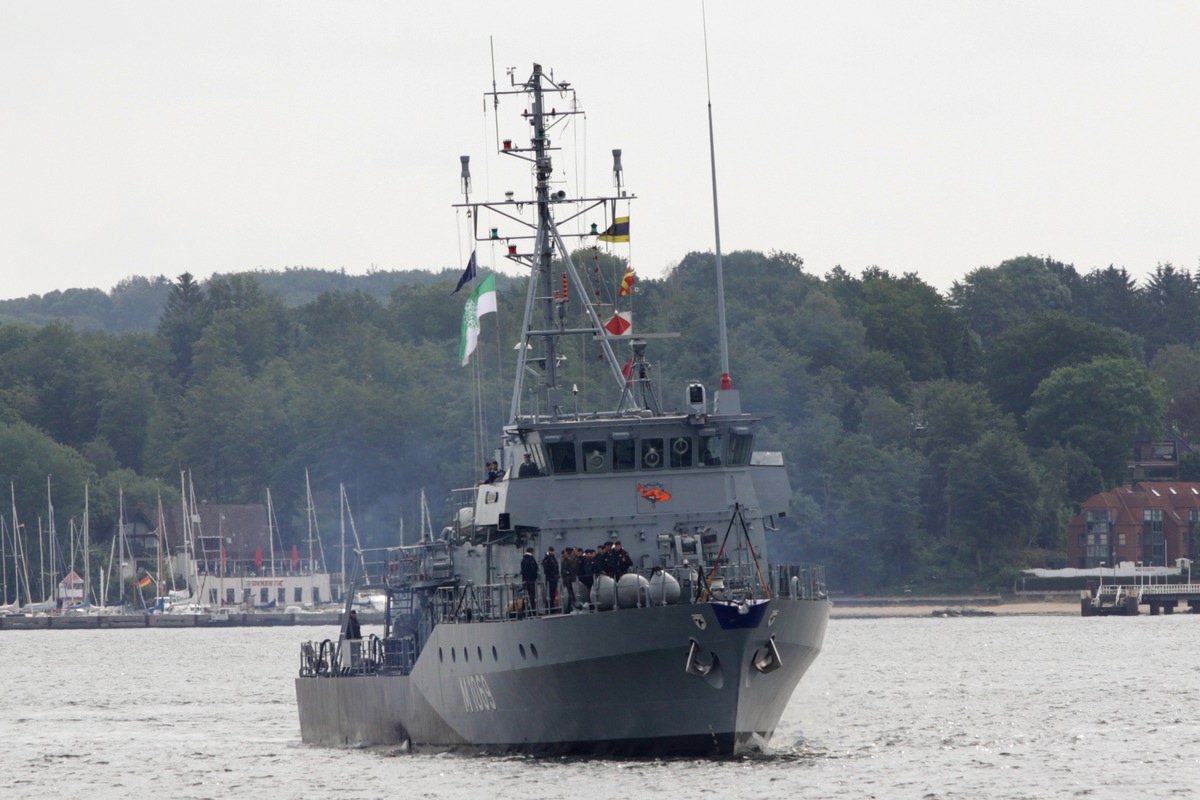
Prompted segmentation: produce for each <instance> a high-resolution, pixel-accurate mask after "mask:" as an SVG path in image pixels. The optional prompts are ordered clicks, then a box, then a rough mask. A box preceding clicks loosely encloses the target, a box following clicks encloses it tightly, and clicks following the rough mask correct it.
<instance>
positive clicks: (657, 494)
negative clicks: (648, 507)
mask: <svg viewBox="0 0 1200 800" xmlns="http://www.w3.org/2000/svg"><path fill="white" fill-rule="evenodd" d="M637 490H638V494H640V495H641V496H642V499H643V500H649V501H650V503H651V504H652V505H657V504H658V503H665V502H667V501H668V500H670V499H671V493H670V492H668V491H667V490H666V489H664V488H662V484H661V483H647V484H646V485H645V486H643V485H642V484H640V483H639V484H638V485H637Z"/></svg>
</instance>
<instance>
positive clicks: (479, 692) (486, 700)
mask: <svg viewBox="0 0 1200 800" xmlns="http://www.w3.org/2000/svg"><path fill="white" fill-rule="evenodd" d="M458 688H459V689H461V690H462V696H463V708H464V709H465V710H466V711H467V713H468V714H470V713H474V712H476V711H495V710H496V700H495V698H493V697H492V687H490V686H488V682H487V678H485V677H484V676H482V675H464V676H462V677H460V678H459V679H458Z"/></svg>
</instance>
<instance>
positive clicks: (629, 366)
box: [621, 358, 633, 386]
mask: <svg viewBox="0 0 1200 800" xmlns="http://www.w3.org/2000/svg"><path fill="white" fill-rule="evenodd" d="M621 374H622V375H624V376H625V385H626V386H630V385H632V384H633V381H631V380H629V376H630V375H632V374H633V359H632V358H631V359H629V360H628V361H626V362H625V366H623V367H621Z"/></svg>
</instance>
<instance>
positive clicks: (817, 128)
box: [0, 0, 1200, 298]
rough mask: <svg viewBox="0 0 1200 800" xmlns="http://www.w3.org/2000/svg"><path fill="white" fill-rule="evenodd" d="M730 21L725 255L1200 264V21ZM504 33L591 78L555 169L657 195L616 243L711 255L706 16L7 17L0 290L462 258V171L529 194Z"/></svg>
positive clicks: (583, 8)
mask: <svg viewBox="0 0 1200 800" xmlns="http://www.w3.org/2000/svg"><path fill="white" fill-rule="evenodd" d="M534 8H538V9H540V10H539V11H538V13H537V14H536V15H534V14H533V12H532V9H534ZM707 15H708V47H709V57H710V64H711V73H712V99H713V108H714V115H715V121H716V142H717V169H718V174H719V182H720V202H721V236H722V245H723V249H724V250H725V251H726V252H728V251H732V250H736V249H744V248H749V249H756V250H762V251H770V250H783V251H789V252H793V253H796V254H798V255H799V256H801V257H802V258H803V259H804V261H805V264H806V269H807V270H808V271H810V272H812V273H814V274H817V275H823V274H825V273H826V272H827V271H828V270H829V269H830V268H832V267H833V266H835V265H839V264H840V265H841V266H843V267H844V268H846V269H847V270H849V271H851V272H853V273H855V274H857V273H859V272H860V271H861V270H862V269H863V268H865V267H868V266H872V265H877V266H880V267H882V268H884V269H887V270H889V271H891V272H893V273H897V274H898V273H903V272H916V273H917V274H918V275H919V276H920V277H921V278H922V279H923V280H925V281H927V282H928V283H930V284H933V285H934V286H936V287H938V288H939V289H943V290H944V289H947V288H949V286H950V285H951V283H952V282H953V281H955V280H957V279H960V278H961V277H962V276H963V275H965V274H966V273H967V272H968V271H970V270H972V269H974V268H976V267H980V266H994V265H996V264H998V263H1000V262H1001V261H1003V260H1004V259H1006V258H1011V257H1014V256H1018V255H1023V254H1025V253H1032V254H1035V255H1051V256H1053V257H1055V258H1057V259H1060V260H1062V261H1066V262H1070V263H1074V264H1075V266H1076V267H1077V268H1079V269H1080V270H1081V271H1089V270H1091V269H1093V268H1095V267H1102V266H1107V265H1109V264H1115V265H1117V266H1124V267H1126V268H1128V269H1129V270H1130V271H1131V272H1132V273H1133V274H1134V275H1135V276H1137V277H1141V276H1143V275H1145V274H1146V273H1147V272H1148V271H1150V270H1152V269H1153V268H1154V266H1155V265H1156V264H1158V263H1160V262H1167V261H1170V262H1172V263H1174V264H1176V265H1177V266H1182V267H1186V268H1188V269H1194V268H1196V267H1197V265H1198V257H1200V244H1198V242H1197V239H1198V237H1200V224H1198V222H1200V157H1198V155H1197V143H1198V142H1200V124H1198V122H1200V119H1198V117H1200V102H1197V100H1198V98H1197V93H1198V91H1200V89H1198V87H1200V46H1198V34H1200V4H1195V3H1183V2H1179V3H1171V2H1138V3H1128V2H1121V3H1118V2H1098V1H1097V0H1088V1H1087V2H1050V3H1047V2H1043V1H1042V0H1038V1H1037V2H1012V1H1011V0H1006V2H1002V3H1001V2H994V3H983V2H975V3H963V2H957V1H956V2H920V1H919V0H906V2H852V3H807V2H798V1H797V0H787V1H786V2H758V3H754V2H739V3H733V2H721V1H720V0H709V2H708V5H707ZM489 38H490V39H491V40H492V41H494V49H495V63H496V72H497V75H498V78H497V79H498V80H499V81H500V82H501V83H504V82H506V81H507V78H506V76H505V68H507V67H516V74H517V76H518V78H521V79H524V78H525V77H527V76H528V74H529V71H530V65H531V64H532V63H533V62H534V61H538V62H539V63H541V64H543V65H544V66H545V68H546V69H547V71H549V70H553V72H554V75H555V76H556V77H557V78H559V79H560V80H567V81H570V82H571V83H572V84H573V85H574V86H575V87H576V88H577V89H578V91H579V98H580V100H581V103H582V106H583V108H584V110H585V111H586V112H587V115H586V120H585V121H581V123H580V124H579V125H577V126H576V127H574V128H571V129H569V130H567V131H564V133H563V134H562V139H561V140H560V141H556V142H555V144H564V145H574V144H579V145H585V146H586V147H585V156H580V157H579V158H578V159H576V158H575V157H568V156H565V155H562V154H560V155H559V157H558V161H557V162H556V167H558V168H559V169H560V174H559V177H560V178H561V179H563V180H564V181H566V182H567V184H569V186H570V188H574V187H575V186H580V187H582V188H586V189H588V190H589V191H590V192H592V193H595V192H599V191H602V190H607V189H609V188H610V187H611V175H610V168H611V157H610V155H609V152H610V151H611V149H612V148H614V147H620V148H622V149H623V150H624V166H625V181H626V186H627V189H628V190H629V191H630V192H632V193H636V194H637V195H638V196H639V199H638V200H636V201H635V202H634V203H633V204H632V207H631V211H630V216H631V218H632V242H631V245H630V247H629V248H628V249H622V250H618V252H620V253H621V254H622V255H628V256H630V258H631V259H632V262H633V264H634V267H635V269H637V270H638V272H639V273H641V274H643V275H647V276H660V275H662V274H663V273H664V272H665V271H666V270H667V269H669V268H670V267H671V266H673V265H674V264H676V263H677V262H678V261H679V259H680V258H682V257H683V256H684V255H685V254H686V253H688V252H690V251H693V250H711V249H712V246H713V237H712V206H711V194H710V191H711V190H710V185H709V172H708V131H707V119H706V100H705V94H706V88H705V73H704V43H703V38H702V23H701V6H700V3H699V2H698V0H697V1H692V0H689V1H688V2H648V1H647V0H638V1H637V2H627V1H626V0H605V2H602V3H576V2H570V3H566V2H564V3H553V4H549V5H545V4H543V5H538V6H535V5H533V4H529V3H503V2H495V0H492V1H491V2H474V0H471V1H469V2H464V1H461V0H460V1H457V2H440V3H422V4H419V5H418V4H416V3H408V2H404V3H400V2H389V3H383V2H338V3H316V2H296V1H294V0H292V1H289V2H253V0H249V1H246V0H242V1H239V2H228V3H222V2H206V3H197V2H193V3H168V2H159V1H157V0H155V1H154V2H91V1H89V2H21V1H20V0H9V1H8V2H4V3H2V4H0V109H2V111H0V114H2V115H3V122H2V124H0V265H2V267H3V270H2V273H0V274H2V275H3V281H2V284H0V298H10V297H20V296H24V295H27V294H31V293H38V294H40V293H44V292H47V291H50V290H53V289H65V288H70V287H79V286H94V287H99V288H101V289H105V290H107V289H110V288H112V287H113V286H114V285H115V284H116V283H117V282H118V281H120V280H121V279H122V278H124V277H126V276H129V275H159V274H165V275H168V276H170V277H174V276H176V275H178V274H180V273H182V272H184V271H190V272H192V273H193V274H196V275H198V276H200V277H202V278H207V277H208V276H209V275H211V274H212V273H213V272H233V271H241V270H251V269H258V268H262V269H268V270H277V269H283V268H284V267H288V266H300V265H303V266H312V267H321V268H327V269H338V268H344V269H345V270H346V271H347V272H350V273H363V272H366V271H368V270H370V269H372V268H377V269H418V268H423V269H440V268H442V267H454V268H456V269H457V268H460V267H461V266H462V264H463V263H464V261H465V258H466V254H469V252H470V247H471V245H470V243H469V242H467V241H466V239H465V231H466V222H465V220H464V219H463V218H462V217H461V216H460V215H458V214H457V213H456V211H455V210H454V209H452V208H450V204H451V203H454V202H458V201H459V200H460V199H461V195H460V194H459V190H458V187H459V182H458V176H459V158H458V157H459V155H460V154H470V155H472V166H473V172H474V189H475V196H476V197H478V198H480V199H482V197H483V196H484V195H485V194H488V193H490V194H491V195H492V196H495V197H499V196H501V195H502V194H503V192H504V190H506V189H512V190H514V191H516V192H517V195H518V196H520V194H521V192H522V191H524V190H527V188H528V185H529V181H528V177H527V174H526V173H524V172H520V173H518V172H513V171H512V166H513V164H512V163H508V164H499V163H492V164H491V166H489V164H488V162H489V159H488V158H487V157H486V156H487V155H488V154H489V153H490V152H493V151H494V147H495V139H496V136H495V131H496V127H495V126H496V119H495V118H493V116H492V113H491V110H490V108H489V109H488V113H487V114H486V115H485V114H484V105H483V102H482V94H483V92H484V91H485V90H486V89H487V88H488V87H489V85H490V82H491V79H492V60H491V55H490V51H489ZM519 105H520V104H519V103H517V102H516V101H510V102H509V103H508V104H502V105H501V107H500V118H499V121H500V135H501V137H502V138H505V137H510V138H513V139H515V140H518V141H521V140H522V138H524V139H525V140H526V141H527V140H528V132H527V128H523V127H522V124H521V123H520V121H519V119H518V118H517V117H516V116H515V112H518V111H519V110H520V108H519ZM491 161H492V162H495V159H491ZM507 161H509V162H511V159H510V160H507ZM585 180H586V183H584V181H585ZM502 232H503V231H502ZM480 257H481V259H480V260H481V262H482V263H483V264H485V265H487V266H495V267H496V268H498V269H500V270H502V271H505V272H508V273H509V274H517V270H516V268H515V267H513V266H512V265H511V264H508V263H507V262H505V261H503V260H502V259H500V258H499V256H498V255H494V254H493V253H492V252H491V250H490V249H489V248H487V247H482V248H481V249H480Z"/></svg>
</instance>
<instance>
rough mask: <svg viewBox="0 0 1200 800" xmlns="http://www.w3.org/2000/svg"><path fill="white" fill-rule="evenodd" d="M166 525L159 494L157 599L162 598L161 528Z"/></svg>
mask: <svg viewBox="0 0 1200 800" xmlns="http://www.w3.org/2000/svg"><path fill="white" fill-rule="evenodd" d="M166 524H167V521H166V515H164V514H163V507H162V492H159V493H158V576H157V577H158V580H157V584H158V587H157V588H158V591H157V592H155V596H156V597H158V598H159V599H162V596H163V579H162V571H163V546H164V543H165V541H166V540H165V538H164V536H163V528H164V527H165V526H166Z"/></svg>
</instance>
